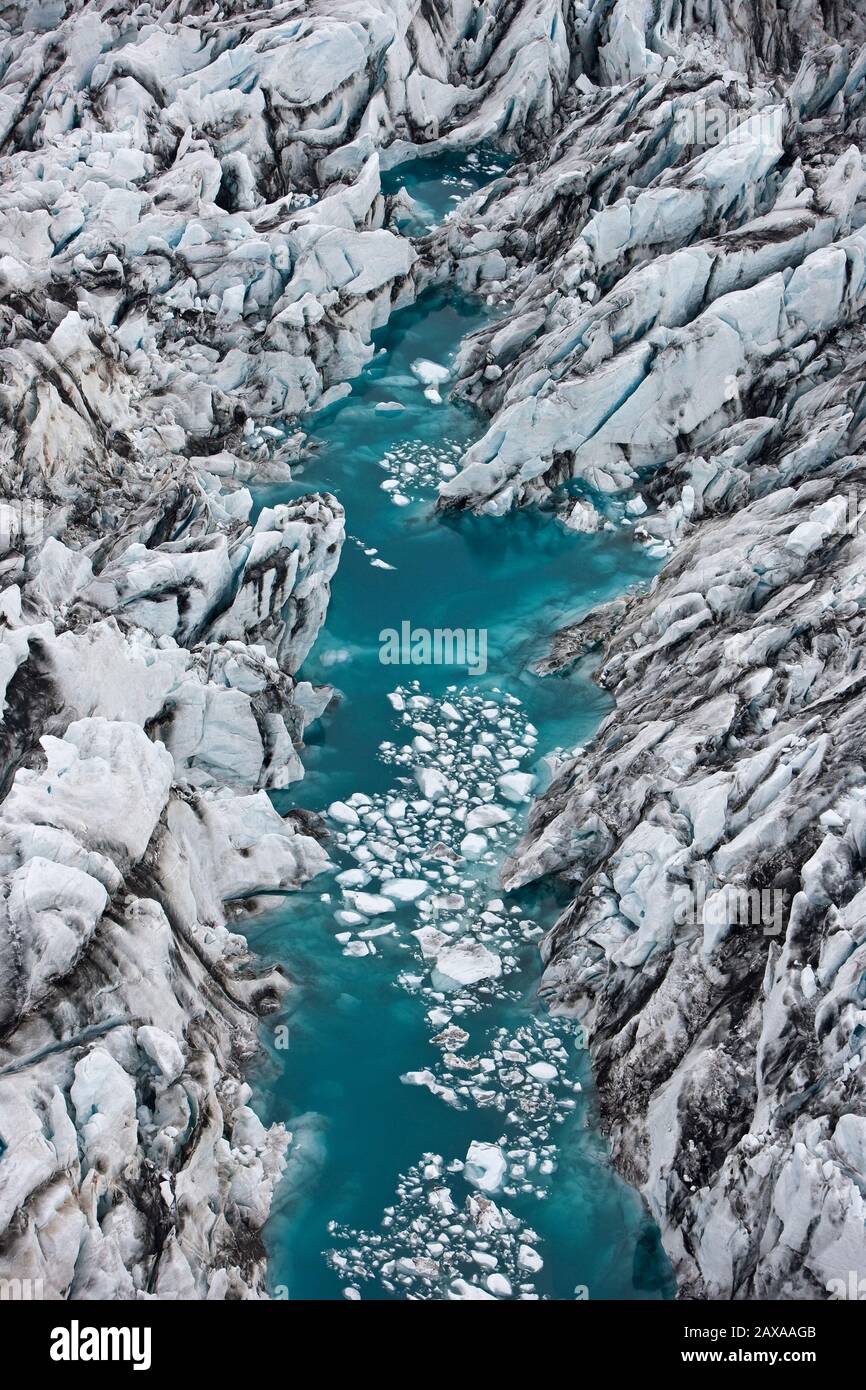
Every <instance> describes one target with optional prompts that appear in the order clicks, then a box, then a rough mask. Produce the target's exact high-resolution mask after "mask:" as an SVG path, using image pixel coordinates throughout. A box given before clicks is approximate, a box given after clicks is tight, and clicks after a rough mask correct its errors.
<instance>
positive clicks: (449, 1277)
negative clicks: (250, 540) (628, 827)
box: [248, 151, 673, 1300]
mask: <svg viewBox="0 0 866 1390" xmlns="http://www.w3.org/2000/svg"><path fill="white" fill-rule="evenodd" d="M500 170H501V165H499V164H498V163H497V160H496V157H495V156H492V155H491V154H490V152H484V151H476V152H474V153H471V154H469V155H468V156H456V155H450V156H437V157H435V158H432V159H427V160H423V161H417V162H413V163H410V164H404V165H403V166H401V167H400V168H399V169H398V170H396V171H394V172H392V173H391V174H390V175H389V176H388V177H389V179H390V184H389V190H390V191H394V190H395V189H396V188H397V187H398V186H400V185H401V184H402V186H404V187H405V188H406V189H407V190H408V191H409V192H410V193H411V194H412V195H413V197H414V198H415V199H416V201H417V202H418V203H420V205H421V206H422V208H423V209H424V210H425V212H426V215H427V217H428V218H429V219H430V221H431V222H432V221H434V220H439V219H441V218H442V217H443V216H444V215H446V214H447V211H448V209H449V208H451V207H453V206H454V202H455V201H456V200H457V199H459V198H460V197H462V196H465V195H466V193H468V192H470V191H472V190H473V189H475V188H477V187H479V186H481V184H483V183H484V182H485V181H487V180H489V179H490V177H491V176H493V175H495V174H496V173H497V172H499V171H500ZM489 312H490V311H489V309H488V308H487V307H486V306H485V304H484V302H483V300H480V299H479V300H475V299H471V300H470V299H464V298H461V297H459V296H458V295H457V294H455V293H427V294H426V295H424V296H423V297H422V298H421V299H420V300H419V301H418V302H417V303H416V304H415V305H414V306H413V307H412V308H408V309H404V310H401V311H399V312H397V313H395V314H394V315H393V316H392V318H391V320H390V322H389V324H388V325H387V327H386V328H385V329H383V330H382V331H380V332H379V333H378V334H377V335H376V341H375V346H376V355H375V356H374V358H373V359H372V361H371V362H370V364H369V365H368V367H367V368H366V370H365V371H364V373H363V374H362V376H361V377H360V378H359V379H358V380H356V381H355V382H354V383H353V389H352V392H351V394H350V395H349V396H348V397H346V398H344V399H343V400H342V401H340V402H339V403H337V404H336V405H333V406H331V407H330V408H328V409H327V410H325V411H323V412H321V414H320V415H319V416H318V417H315V420H314V422H313V424H312V427H311V429H310V437H311V443H312V444H313V449H312V450H311V452H310V454H309V456H308V458H307V459H306V461H305V462H304V464H303V465H302V468H301V469H299V470H298V472H297V475H296V479H295V481H294V482H293V484H292V485H291V486H290V487H288V488H286V487H283V488H282V489H275V488H272V489H270V490H268V491H266V492H265V491H264V490H263V491H262V492H261V494H260V496H259V499H258V500H259V501H260V502H261V503H264V502H267V503H273V502H276V501H281V500H287V498H289V497H291V496H297V495H300V494H302V493H304V492H306V491H311V490H314V489H315V490H330V491H331V492H333V493H335V494H336V495H337V496H338V497H339V499H340V501H341V502H342V503H343V505H344V507H345V509H346V529H347V536H348V539H347V542H346V544H345V546H344V549H343V555H342V559H341V562H340V567H339V571H338V573H337V576H336V579H335V581H334V584H333V592H332V599H331V605H330V608H329V611H328V618H327V624H326V627H325V628H324V629H323V631H322V632H321V634H320V636H319V638H318V641H317V643H316V645H315V648H314V650H313V653H312V655H311V657H310V659H309V661H308V662H307V664H306V666H305V668H304V670H303V671H302V672H301V673H300V674H301V676H302V677H303V678H305V679H309V680H311V681H313V682H315V683H318V684H322V683H327V684H332V685H334V686H335V687H336V688H337V690H338V691H339V699H338V700H337V701H335V702H334V703H333V704H332V705H331V707H330V708H329V709H328V710H327V711H326V713H325V715H324V716H323V717H322V718H321V719H320V720H319V721H318V722H317V723H316V724H314V725H312V726H311V727H310V728H309V729H308V731H307V735H306V749H305V751H304V754H303V761H304V764H305V768H306V776H305V779H304V781H303V782H301V783H299V784H295V785H294V786H292V788H291V789H290V791H289V792H287V793H285V794H283V795H281V794H277V796H276V800H277V804H278V805H279V806H281V808H282V803H283V802H284V803H285V808H286V809H287V808H288V807H289V806H301V807H304V808H307V809H310V810H315V811H318V812H321V813H326V812H327V810H328V808H329V807H332V806H333V805H334V803H342V804H343V805H344V806H345V807H347V810H345V811H340V810H338V811H337V812H336V818H334V817H330V818H329V819H328V824H329V828H330V829H331V830H332V831H333V832H334V837H333V840H332V843H331V845H330V847H329V853H330V855H331V858H332V859H333V860H334V863H335V869H334V872H333V873H332V874H328V875H323V876H321V877H319V878H317V879H315V880H314V881H313V882H312V883H311V884H309V885H308V887H307V888H306V890H304V891H303V892H300V893H298V894H297V895H295V896H293V897H292V898H291V899H289V900H288V901H287V902H286V903H285V905H282V904H281V906H280V907H279V909H276V910H274V911H272V912H271V913H269V914H266V915H264V916H262V917H258V918H256V919H254V920H253V921H250V922H249V923H248V931H249V935H250V939H251V942H252V944H253V945H254V947H255V949H256V951H257V952H258V953H259V954H260V955H261V956H263V957H265V958H267V959H271V960H277V961H280V962H281V963H282V964H283V967H284V969H285V970H286V973H287V975H288V976H289V977H290V979H291V981H292V985H293V988H292V989H291V991H290V992H289V994H288V995H287V1002H286V1007H285V1012H284V1014H283V1015H281V1016H279V1017H277V1018H275V1019H269V1020H268V1024H267V1026H266V1027H265V1029H264V1030H263V1032H264V1037H265V1043H266V1048H267V1052H266V1057H265V1061H264V1062H263V1063H262V1064H261V1065H260V1066H259V1068H258V1070H257V1072H256V1074H255V1076H254V1078H253V1084H254V1086H255V1088H256V1102H257V1104H258V1107H259V1112H260V1113H261V1114H262V1115H263V1117H264V1118H265V1119H267V1120H268V1121H275V1120H281V1121H283V1122H284V1123H286V1125H287V1127H288V1128H289V1129H290V1130H291V1132H292V1136H293V1138H292V1145H291V1147H290V1150H289V1155H288V1157H289V1166H288V1169H287V1172H286V1175H285V1178H284V1180H283V1182H282V1184H281V1186H280V1188H279V1189H278V1192H277V1196H276V1200H275V1204H274V1208H273V1212H272V1216H271V1218H270V1220H269V1223H268V1225H267V1227H266V1230H265V1239H266V1245H267V1249H268V1259H269V1285H270V1289H271V1292H272V1294H273V1295H274V1296H276V1297H284V1298H286V1297H287V1298H289V1299H292V1300H295V1299H301V1300H302V1299H321V1298H325V1299H342V1298H349V1299H358V1298H361V1299H371V1298H372V1299H389V1298H390V1299H406V1298H416V1299H417V1298H426V1299H431V1298H433V1299H437V1298H438V1299H447V1298H454V1297H463V1298H479V1299H483V1298H491V1297H496V1298H515V1299H521V1298H523V1299H526V1298H554V1299H569V1300H571V1299H575V1298H578V1299H584V1298H588V1299H589V1300H592V1299H603V1298H616V1299H643V1298H664V1297H670V1296H672V1294H673V1280H672V1276H671V1272H670V1269H669V1266H668V1264H667V1261H666V1259H665V1256H664V1254H663V1252H662V1249H661V1245H660V1242H659V1238H658V1233H657V1231H656V1229H655V1227H654V1225H653V1223H652V1221H651V1219H650V1218H649V1216H648V1214H647V1213H646V1211H645V1210H644V1208H643V1206H642V1204H641V1202H640V1200H639V1198H638V1197H637V1195H636V1194H635V1193H634V1192H633V1191H632V1190H631V1189H630V1188H629V1187H627V1186H626V1185H625V1184H624V1183H623V1182H621V1181H620V1179H619V1178H618V1177H617V1176H616V1175H615V1174H614V1172H613V1171H612V1169H611V1168H610V1166H609V1164H608V1161H607V1152H606V1145H605V1142H604V1139H603V1138H602V1136H601V1135H600V1134H599V1133H598V1130H597V1128H596V1117H595V1112H594V1103H593V1092H592V1079H591V1074H590V1068H589V1065H588V1061H587V1056H586V1053H585V1050H584V1049H583V1045H582V1038H581V1034H580V1030H579V1028H578V1027H577V1026H576V1025H575V1024H574V1023H572V1022H571V1021H569V1020H562V1019H552V1018H550V1016H549V1015H548V1014H547V1012H546V1010H545V1008H544V1006H543V1003H541V1002H540V1001H539V999H538V997H537V989H538V983H539V979H540V974H541V965H540V959H539V951H538V945H539V941H540V939H541V936H542V935H543V933H544V931H546V930H547V929H549V927H550V926H551V925H552V923H553V921H554V920H555V916H556V914H557V912H558V911H559V910H560V908H561V907H562V905H563V902H564V900H563V899H562V897H561V894H560V896H559V900H557V889H556V886H555V885H553V886H543V887H541V888H535V889H531V890H523V891H522V892H520V893H517V894H511V895H503V894H502V893H501V891H500V890H499V889H498V887H497V868H498V865H499V864H500V863H501V862H502V859H503V858H504V857H505V855H506V853H507V851H508V849H509V848H510V847H511V846H512V845H513V844H514V843H515V842H516V839H517V838H518V836H519V833H520V831H521V828H522V826H523V825H524V824H525V818H526V814H527V810H528V802H527V801H526V800H517V799H516V798H517V797H519V796H521V795H522V788H523V787H525V786H526V785H527V784H526V781H525V780H524V779H522V777H521V774H522V773H528V774H533V775H535V776H537V778H538V781H537V782H536V783H535V787H534V790H538V789H539V788H540V787H541V786H542V785H543V779H544V778H545V776H548V775H549V773H548V772H547V771H546V768H547V767H548V766H549V765H548V764H545V763H544V762H543V761H542V759H543V757H544V755H546V754H549V753H550V752H551V751H552V750H554V749H557V748H558V749H571V748H573V747H575V746H576V745H578V744H580V743H582V742H584V741H585V740H586V739H587V738H588V737H589V736H590V735H591V734H592V733H593V731H594V729H595V728H596V726H597V724H598V722H599V720H600V719H601V717H602V716H603V714H604V713H605V712H606V711H607V709H608V708H609V704H608V700H607V697H606V696H605V695H604V694H603V693H602V692H601V691H599V690H598V689H597V688H596V687H595V686H594V685H593V684H592V682H591V680H590V678H589V674H588V671H587V670H586V669H578V670H577V671H576V672H575V673H573V674H572V675H571V676H570V677H569V678H567V679H561V678H551V677H548V678H546V679H542V678H540V677H538V676H536V675H534V674H532V664H533V660H534V658H535V657H536V656H537V655H538V654H540V653H541V652H542V651H543V650H544V648H545V642H546V639H547V638H548V637H549V635H550V634H551V633H552V632H554V631H555V630H556V628H557V627H559V626H561V625H562V624H563V623H564V622H565V621H567V620H568V619H569V618H571V617H573V616H576V615H578V614H580V613H583V612H585V611H586V610H587V609H588V608H589V607H591V606H592V605H593V604H595V603H597V602H599V601H603V600H605V599H609V598H611V597H612V596H614V595H616V594H618V593H621V592H623V591H624V590H625V589H626V588H627V587H628V586H629V585H630V584H632V583H634V582H636V581H642V580H646V579H647V578H648V577H649V576H650V575H651V573H652V571H653V565H652V563H651V562H650V561H649V560H648V559H647V558H646V556H645V555H644V554H643V552H642V551H641V550H640V548H639V547H637V546H635V545H634V544H633V543H632V542H631V540H630V538H629V537H628V536H627V535H623V534H620V533H619V532H618V531H605V532H601V533H599V534H596V535H581V534H574V533H570V532H568V531H567V530H566V528H565V527H564V526H562V525H561V524H560V523H559V522H556V521H555V520H554V519H553V518H551V517H550V516H543V515H540V514H539V513H537V512H533V511H526V512H517V513H514V514H512V515H509V516H507V517H504V518H482V517H473V516H469V515H465V514H461V515H459V516H442V515H439V514H437V513H436V512H435V510H434V504H435V499H436V488H437V483H438V482H439V481H441V480H442V478H444V477H447V476H449V475H450V474H451V473H452V472H453V470H454V468H455V466H456V465H457V463H458V462H459V458H460V455H461V453H462V452H463V451H464V449H465V448H466V447H467V445H468V444H469V443H470V442H471V441H472V440H473V439H474V438H476V437H477V436H478V435H479V433H480V432H481V431H482V430H483V428H484V425H483V421H481V420H480V419H479V418H478V417H477V416H475V415H474V414H473V413H472V412H471V411H469V410H467V409H465V408H463V407H462V406H460V405H459V404H456V403H453V402H450V401H449V400H448V397H447V389H448V387H447V382H446V383H445V384H443V386H442V391H441V395H442V399H441V402H436V401H435V400H433V399H430V397H429V394H428V395H425V384H424V382H423V381H422V380H421V379H419V375H418V368H417V365H416V371H415V372H413V370H412V368H413V364H417V363H418V361H419V360H425V361H428V362H429V361H432V362H433V363H436V364H439V365H444V366H447V365H448V364H449V362H450V361H451V360H452V359H453V356H454V354H455V351H456V349H457V347H458V345H459V343H460V341H461V339H462V338H463V337H464V336H465V335H466V334H468V333H472V332H473V331H475V330H476V329H478V328H479V327H481V326H482V324H483V323H484V322H485V319H486V316H487V314H489ZM421 375H422V376H423V375H424V372H423V369H422V372H421ZM404 622H408V623H409V624H410V625H411V628H412V629H413V630H416V631H417V630H419V629H424V630H427V631H429V632H431V633H432V632H433V631H434V630H435V629H450V630H455V629H461V630H464V631H466V630H468V631H469V632H470V633H475V634H476V638H475V640H476V642H478V641H479V634H480V633H481V632H482V631H483V632H485V633H486V670H484V671H483V672H482V671H481V670H480V669H479V668H480V667H481V666H482V665H483V664H484V663H483V662H481V661H480V660H476V661H475V662H474V669H473V673H469V672H468V671H467V669H466V667H465V666H464V667H463V668H462V669H461V668H460V667H457V666H454V665H451V666H449V665H414V666H413V665H393V664H385V663H383V661H382V660H381V659H380V654H381V648H382V642H381V640H380V634H381V633H382V632H383V630H386V629H395V630H397V631H398V632H399V631H400V630H401V626H402V624H403V623H404ZM515 776H516V780H514V779H515ZM500 777H505V778H506V779H507V781H506V783H505V787H506V789H507V792H508V794H506V793H505V792H504V791H503V788H502V785H501V784H500V783H499V781H498V779H499V778H500ZM479 811H480V814H478V812H479ZM473 812H475V814H474V815H473ZM468 827H475V828H474V829H472V830H470V829H469V828H468ZM448 970H451V971H453V972H454V973H453V975H449V974H448Z"/></svg>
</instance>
